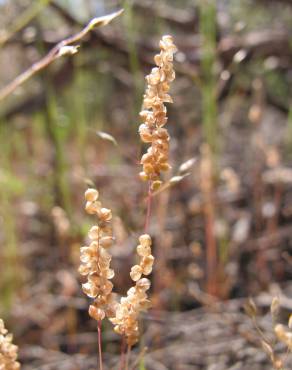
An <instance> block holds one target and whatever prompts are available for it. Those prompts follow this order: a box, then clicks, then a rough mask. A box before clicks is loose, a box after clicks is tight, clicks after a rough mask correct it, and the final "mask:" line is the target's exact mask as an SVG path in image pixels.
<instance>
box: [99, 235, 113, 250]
mask: <svg viewBox="0 0 292 370" xmlns="http://www.w3.org/2000/svg"><path fill="white" fill-rule="evenodd" d="M113 242H114V238H113V237H112V236H104V237H102V238H101V239H100V241H99V244H100V246H101V247H103V248H109V247H111V246H112V244H113Z"/></svg>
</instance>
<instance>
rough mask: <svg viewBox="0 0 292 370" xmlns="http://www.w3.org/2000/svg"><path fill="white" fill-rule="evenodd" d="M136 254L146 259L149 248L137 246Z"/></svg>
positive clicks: (149, 252) (149, 251)
mask: <svg viewBox="0 0 292 370" xmlns="http://www.w3.org/2000/svg"><path fill="white" fill-rule="evenodd" d="M137 254H138V256H140V257H146V256H149V255H150V254H151V248H150V247H149V246H148V245H141V244H140V245H138V247H137Z"/></svg>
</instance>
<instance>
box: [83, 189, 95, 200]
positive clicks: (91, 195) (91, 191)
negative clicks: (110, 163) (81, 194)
mask: <svg viewBox="0 0 292 370" xmlns="http://www.w3.org/2000/svg"><path fill="white" fill-rule="evenodd" d="M97 198H98V191H97V190H96V189H92V188H89V189H87V190H86V192H85V199H86V200H87V201H89V202H94V201H96V200H97Z"/></svg>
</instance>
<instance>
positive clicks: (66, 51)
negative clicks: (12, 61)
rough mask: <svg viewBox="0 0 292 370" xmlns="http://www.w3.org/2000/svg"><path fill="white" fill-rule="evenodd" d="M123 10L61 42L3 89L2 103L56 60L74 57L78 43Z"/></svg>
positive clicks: (0, 91) (97, 19)
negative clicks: (69, 56)
mask: <svg viewBox="0 0 292 370" xmlns="http://www.w3.org/2000/svg"><path fill="white" fill-rule="evenodd" d="M122 12H123V10H122V9H121V10H119V11H117V12H115V13H112V14H109V15H106V16H103V17H98V18H93V19H92V20H91V21H90V22H89V23H88V24H87V26H85V27H84V28H83V29H82V30H81V31H80V32H78V33H76V34H75V35H73V36H70V37H68V38H67V39H65V40H63V41H60V42H59V43H58V44H57V45H56V46H54V47H53V48H52V49H51V50H50V51H49V53H48V54H47V55H46V56H45V57H43V58H42V59H41V60H39V61H38V62H36V63H34V64H33V65H32V66H31V67H29V68H28V69H27V70H26V71H24V72H23V73H21V74H20V75H19V76H18V77H16V78H15V79H14V80H13V81H12V82H10V83H9V84H8V85H6V86H5V87H4V88H3V89H1V90H0V101H1V100H3V99H5V98H6V97H7V96H9V95H10V94H12V93H13V92H14V91H15V90H16V89H17V88H18V87H19V86H21V85H22V84H23V83H24V82H26V81H27V80H28V79H30V78H31V77H32V76H33V75H34V74H36V73H37V72H39V71H40V70H42V69H44V68H45V67H47V66H48V65H49V64H51V63H52V62H54V61H55V60H56V59H58V58H60V57H61V56H64V55H72V54H75V53H76V52H77V46H74V45H72V44H75V43H76V42H78V41H80V40H81V39H82V38H84V37H85V36H86V35H87V34H88V33H89V32H90V31H91V30H92V29H94V28H96V27H100V26H105V25H107V24H108V23H110V22H111V21H112V20H113V19H114V18H116V17H117V16H119V15H120V14H121V13H122Z"/></svg>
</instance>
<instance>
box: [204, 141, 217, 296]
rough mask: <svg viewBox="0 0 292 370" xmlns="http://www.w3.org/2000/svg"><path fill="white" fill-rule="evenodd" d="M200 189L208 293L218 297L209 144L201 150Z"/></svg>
mask: <svg viewBox="0 0 292 370" xmlns="http://www.w3.org/2000/svg"><path fill="white" fill-rule="evenodd" d="M201 153H202V159H201V163H200V187H201V190H202V193H203V197H204V217H205V237H206V254H207V292H208V294H211V295H216V294H217V293H218V292H217V290H218V289H217V279H216V277H217V245H216V238H215V229H214V223H215V209H214V188H213V187H214V185H213V176H214V175H213V173H214V170H213V161H212V154H211V151H210V148H209V146H208V144H204V145H203V146H202V148H201Z"/></svg>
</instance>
